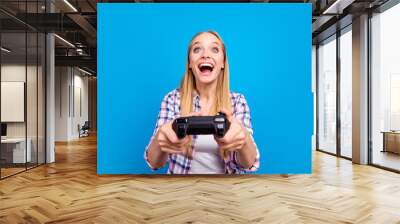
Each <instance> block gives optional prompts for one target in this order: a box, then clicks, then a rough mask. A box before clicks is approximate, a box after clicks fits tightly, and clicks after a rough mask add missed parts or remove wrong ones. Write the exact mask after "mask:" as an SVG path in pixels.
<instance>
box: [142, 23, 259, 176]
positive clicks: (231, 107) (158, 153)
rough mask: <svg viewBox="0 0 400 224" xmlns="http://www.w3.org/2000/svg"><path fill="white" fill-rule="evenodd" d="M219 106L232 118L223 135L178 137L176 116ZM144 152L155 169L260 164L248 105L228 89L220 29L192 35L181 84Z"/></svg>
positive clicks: (222, 170)
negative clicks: (175, 130)
mask: <svg viewBox="0 0 400 224" xmlns="http://www.w3.org/2000/svg"><path fill="white" fill-rule="evenodd" d="M219 111H221V112H224V113H225V114H226V115H227V118H228V120H229V121H230V122H231V125H230V128H229V129H228V131H227V133H226V134H225V136H224V137H223V138H216V137H214V136H212V135H193V136H186V137H185V138H183V139H178V137H177V136H176V134H175V132H174V131H173V129H172V122H173V121H174V119H175V118H177V117H183V116H213V115H216V114H217V112H219ZM144 157H145V160H146V162H147V163H148V165H149V166H150V168H152V169H153V170H156V169H158V168H160V167H163V166H164V164H165V163H166V162H168V163H169V167H168V172H167V173H168V174H233V173H236V174H239V173H246V172H249V171H256V170H257V169H258V167H259V152H258V149H257V146H256V144H255V142H254V139H253V129H252V125H251V118H250V110H249V106H248V105H247V102H246V100H245V98H244V96H243V95H242V94H239V93H233V92H230V90H229V67H228V58H227V54H226V49H225V45H224V43H223V41H222V39H221V37H220V36H219V35H218V34H217V33H216V32H214V31H207V32H200V33H198V34H196V35H195V36H194V37H193V39H192V40H191V42H190V45H189V49H188V54H187V62H186V71H185V74H184V76H183V79H182V81H181V85H180V88H179V89H175V90H173V91H171V92H169V93H168V94H167V95H166V96H165V97H164V99H163V101H162V103H161V108H160V113H159V115H158V120H157V123H156V128H155V130H154V133H153V136H152V138H151V140H150V143H149V145H148V146H147V148H146V150H145V155H144Z"/></svg>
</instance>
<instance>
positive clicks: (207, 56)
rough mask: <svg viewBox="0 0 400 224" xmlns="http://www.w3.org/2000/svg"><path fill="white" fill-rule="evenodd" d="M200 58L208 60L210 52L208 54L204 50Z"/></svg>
mask: <svg viewBox="0 0 400 224" xmlns="http://www.w3.org/2000/svg"><path fill="white" fill-rule="evenodd" d="M202 57H203V58H210V52H209V51H208V50H207V49H206V50H204V51H203V55H202Z"/></svg>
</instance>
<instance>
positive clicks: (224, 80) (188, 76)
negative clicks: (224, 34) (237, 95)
mask: <svg viewBox="0 0 400 224" xmlns="http://www.w3.org/2000/svg"><path fill="white" fill-rule="evenodd" d="M203 33H210V34H212V35H214V36H215V37H217V38H218V40H219V41H221V44H222V51H223V52H224V61H225V62H224V69H223V71H222V74H219V75H218V78H217V79H218V80H217V90H216V101H215V102H214V106H213V109H212V111H211V113H213V114H216V113H217V112H218V111H220V110H221V109H222V108H225V109H226V110H228V111H231V110H232V104H231V97H230V90H229V66H228V58H227V54H226V48H225V44H224V42H223V41H222V38H221V37H220V36H219V34H218V33H217V32H215V31H212V30H209V31H205V32H199V33H197V34H196V35H194V36H193V38H192V40H191V41H190V44H189V47H188V51H187V58H186V69H185V74H184V76H183V78H182V81H181V86H180V88H179V92H180V95H181V100H180V101H181V102H180V103H181V104H180V106H181V109H180V111H181V116H186V115H188V114H189V113H191V112H193V110H194V108H193V91H194V90H196V80H195V78H194V75H193V71H192V69H191V68H190V67H189V62H190V59H189V57H190V52H191V50H192V44H193V40H194V39H195V38H196V37H197V36H199V35H201V34H203Z"/></svg>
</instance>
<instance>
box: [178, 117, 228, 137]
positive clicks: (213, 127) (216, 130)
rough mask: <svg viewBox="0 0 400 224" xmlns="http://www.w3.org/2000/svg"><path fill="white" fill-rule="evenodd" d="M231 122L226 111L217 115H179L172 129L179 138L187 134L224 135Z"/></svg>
mask: <svg viewBox="0 0 400 224" xmlns="http://www.w3.org/2000/svg"><path fill="white" fill-rule="evenodd" d="M230 125H231V123H230V122H229V120H228V119H227V118H226V115H225V114H224V113H221V112H220V113H218V114H217V115H215V116H192V117H179V118H176V119H175V120H174V122H173V123H172V129H173V130H174V131H175V133H176V136H178V138H179V139H182V138H184V137H185V136H186V135H210V134H213V135H215V136H216V137H218V138H222V137H224V135H225V133H226V132H227V131H228V129H229V126H230Z"/></svg>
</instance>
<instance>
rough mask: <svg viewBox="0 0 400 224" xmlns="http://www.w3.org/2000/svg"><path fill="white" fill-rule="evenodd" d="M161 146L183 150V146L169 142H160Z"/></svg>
mask: <svg viewBox="0 0 400 224" xmlns="http://www.w3.org/2000/svg"><path fill="white" fill-rule="evenodd" d="M160 148H169V149H171V150H175V151H179V152H182V147H177V146H175V145H173V144H171V143H169V142H160Z"/></svg>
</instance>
